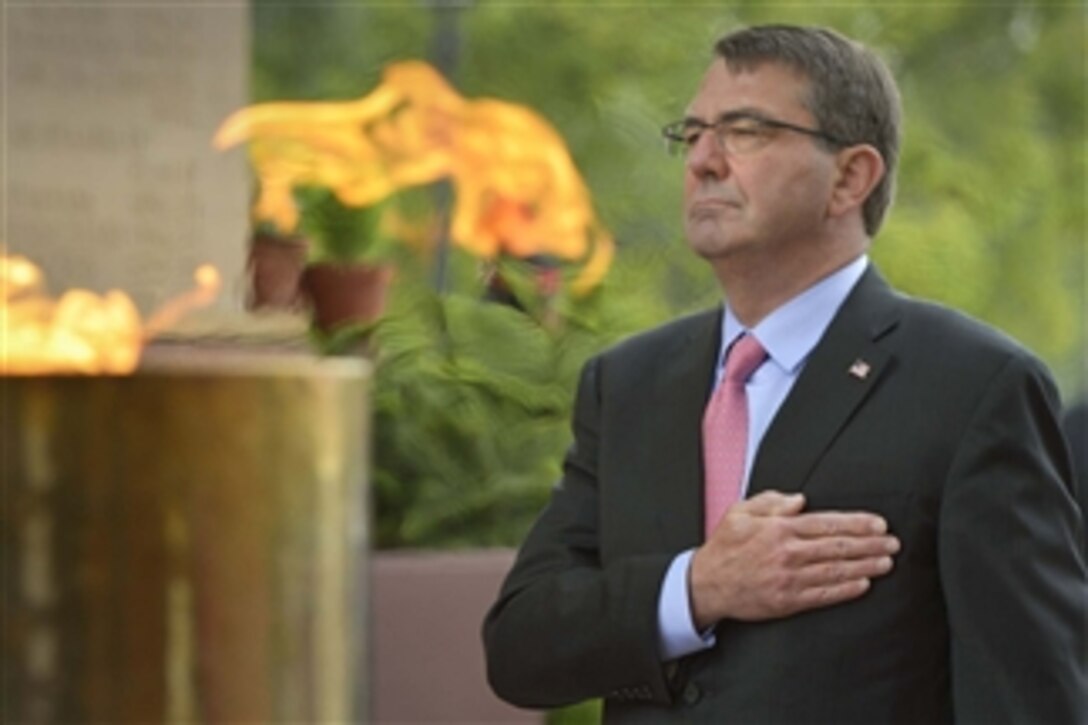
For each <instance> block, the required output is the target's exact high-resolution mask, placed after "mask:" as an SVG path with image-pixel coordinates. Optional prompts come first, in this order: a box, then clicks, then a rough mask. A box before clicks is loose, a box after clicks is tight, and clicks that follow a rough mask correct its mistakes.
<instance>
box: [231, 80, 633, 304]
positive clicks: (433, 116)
mask: <svg viewBox="0 0 1088 725" xmlns="http://www.w3.org/2000/svg"><path fill="white" fill-rule="evenodd" d="M243 141H249V153H250V158H251V161H252V162H253V165H254V168H255V170H256V172H257V175H258V177H259V179H260V186H261V188H260V194H259V197H258V199H257V202H256V204H255V207H254V213H255V215H256V216H257V217H258V218H259V219H261V220H269V221H272V222H274V223H275V224H276V225H277V226H279V227H280V229H281V230H282V231H284V232H290V231H293V230H294V228H295V226H296V225H297V223H298V210H297V208H296V207H295V204H294V200H293V198H292V195H291V189H292V188H293V187H295V186H325V187H328V188H330V189H332V190H333V191H334V192H335V193H336V195H337V197H338V198H339V199H340V201H342V202H343V203H344V204H346V205H348V206H368V205H370V204H374V203H377V202H379V201H381V200H382V199H384V198H386V197H388V196H389V195H391V194H393V193H394V192H396V191H398V190H400V189H403V188H406V187H408V186H413V185H418V184H424V183H429V182H432V181H436V180H438V179H442V178H451V179H452V180H453V182H454V187H455V188H456V194H457V198H456V205H455V208H454V210H453V219H452V221H451V228H450V236H451V238H452V239H453V241H454V242H455V243H457V244H459V245H460V246H462V247H463V248H465V249H467V250H468V251H470V252H472V253H473V254H476V255H478V256H482V257H488V258H490V257H495V256H497V255H499V254H501V253H508V254H511V255H514V256H519V257H525V256H530V255H534V254H540V255H550V256H555V257H558V258H561V259H565V260H568V261H574V262H581V263H582V264H583V268H582V272H581V274H580V276H579V278H578V279H577V280H575V283H574V289H575V291H584V290H586V289H589V288H590V287H592V286H594V285H595V284H596V283H597V282H599V281H600V279H601V277H603V276H604V273H605V272H606V271H607V269H608V266H609V264H610V263H611V261H612V255H613V250H614V247H613V242H612V238H611V236H610V235H609V234H608V233H607V231H606V230H605V229H604V227H603V226H602V225H601V224H600V223H599V222H598V221H597V220H596V218H595V216H594V213H593V209H592V204H591V202H590V195H589V192H588V190H587V189H586V186H585V184H584V183H583V181H582V178H581V176H580V175H579V173H578V170H577V169H576V168H575V166H574V162H573V160H572V159H571V157H570V154H569V153H568V152H567V148H566V145H565V144H564V142H563V139H562V138H561V137H560V135H559V134H558V133H557V132H556V131H555V129H554V128H552V127H551V125H549V124H548V122H547V121H545V120H544V119H543V118H541V117H540V116H539V115H538V114H537V113H535V112H534V111H532V110H531V109H529V108H526V107H524V106H519V105H516V104H513V103H507V102H505V101H499V100H493V99H480V100H475V101H470V100H467V99H465V98H463V97H462V96H460V95H459V94H458V93H457V92H456V91H455V90H454V89H453V88H452V87H450V85H449V84H448V83H446V81H445V80H444V79H443V78H442V76H441V75H440V74H439V73H438V72H437V71H435V70H434V69H433V68H431V67H430V66H429V65H427V64H426V63H422V62H419V61H407V62H402V63H394V64H391V65H389V66H387V67H386V69H385V71H384V73H383V78H382V82H381V84H380V85H379V86H378V87H377V88H376V89H375V90H374V91H372V92H371V93H370V94H368V95H366V96H364V97H363V98H360V99H358V100H355V101H343V102H323V103H322V102H275V103H261V104H257V105H254V106H249V107H247V108H244V109H242V110H240V111H238V112H236V113H234V114H232V115H231V116H230V117H229V118H227V119H226V120H225V121H224V122H223V124H222V125H221V126H220V128H219V130H218V131H217V133H216V134H215V138H214V140H213V143H214V145H215V146H216V147H217V148H219V149H225V148H228V147H230V146H233V145H235V144H238V143H241V142H243Z"/></svg>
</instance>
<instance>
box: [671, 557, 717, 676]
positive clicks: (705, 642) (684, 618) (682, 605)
mask: <svg viewBox="0 0 1088 725" xmlns="http://www.w3.org/2000/svg"><path fill="white" fill-rule="evenodd" d="M694 553H695V550H694V549H688V550H687V551H685V552H683V553H681V554H678V555H677V557H676V558H675V559H673V560H672V564H670V565H669V569H668V571H667V572H665V580H664V581H663V582H662V584H661V594H660V596H659V597H658V600H657V647H658V652H659V653H660V655H661V660H662V661H663V662H666V661H668V660H674V659H676V658H677V657H683V656H684V655H689V654H691V653H693V652H698V651H700V650H704V649H709V648H711V647H713V646H714V643H715V641H716V640H715V638H714V630H713V629H711V630H709V631H707V632H706V633H705V634H700V633H699V632H696V631H695V623H694V622H693V621H692V620H691V593H690V591H689V589H688V571H689V569H690V568H691V557H692V555H693V554H694Z"/></svg>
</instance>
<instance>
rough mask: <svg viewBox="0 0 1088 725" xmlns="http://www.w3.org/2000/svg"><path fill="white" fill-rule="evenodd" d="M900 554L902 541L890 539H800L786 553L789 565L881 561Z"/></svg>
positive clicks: (880, 537) (881, 537)
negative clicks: (875, 559) (867, 560)
mask: <svg viewBox="0 0 1088 725" xmlns="http://www.w3.org/2000/svg"><path fill="white" fill-rule="evenodd" d="M897 553H899V539H897V538H896V537H894V536H891V535H884V536H828V537H809V538H798V539H797V540H796V541H794V542H793V543H792V544H790V546H789V548H788V549H787V551H786V554H787V556H788V563H790V564H793V565H806V564H812V563H818V562H825V561H846V560H855V559H865V558H880V557H884V556H891V555H893V554H897Z"/></svg>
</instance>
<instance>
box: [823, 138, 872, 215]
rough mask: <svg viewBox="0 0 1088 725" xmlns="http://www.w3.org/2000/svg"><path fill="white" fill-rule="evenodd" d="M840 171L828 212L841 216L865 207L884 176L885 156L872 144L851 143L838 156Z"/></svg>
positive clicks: (833, 188)
mask: <svg viewBox="0 0 1088 725" xmlns="http://www.w3.org/2000/svg"><path fill="white" fill-rule="evenodd" d="M835 167H836V170H837V174H836V176H835V185H834V186H833V187H832V189H831V198H830V199H829V200H828V204H827V213H828V216H831V217H839V216H842V215H843V214H846V213H847V212H849V211H851V210H852V209H859V208H861V206H862V204H864V203H865V200H866V199H868V198H869V194H871V193H872V191H873V188H874V187H875V186H876V185H877V184H879V183H880V180H881V179H883V178H884V171H885V167H884V159H883V157H881V155H880V152H879V151H877V150H876V149H875V148H873V147H872V146H870V145H869V144H859V145H857V146H850V147H848V148H845V149H843V150H842V151H839V153H838V156H837V157H836V159H835Z"/></svg>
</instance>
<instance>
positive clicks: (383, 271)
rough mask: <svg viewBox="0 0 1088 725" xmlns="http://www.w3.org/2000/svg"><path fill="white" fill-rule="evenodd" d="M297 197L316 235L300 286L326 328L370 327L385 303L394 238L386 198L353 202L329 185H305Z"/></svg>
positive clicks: (309, 233)
mask: <svg viewBox="0 0 1088 725" xmlns="http://www.w3.org/2000/svg"><path fill="white" fill-rule="evenodd" d="M295 197H296V199H297V200H298V205H299V209H300V214H301V221H300V228H301V231H302V233H303V234H304V235H305V236H306V237H307V238H309V239H310V240H311V249H310V254H309V258H308V261H307V264H306V268H305V270H304V271H303V273H302V280H301V289H302V292H303V295H304V296H305V298H306V299H307V300H308V301H309V303H310V305H311V308H312V311H313V324H314V328H315V329H316V330H317V331H318V332H319V333H323V334H336V333H338V332H343V331H344V330H343V328H345V327H354V328H360V327H362V328H366V327H368V326H370V325H371V324H372V323H373V322H374V321H375V320H376V319H377V318H378V317H379V316H380V315H381V313H382V311H383V310H384V309H385V300H386V296H387V295H388V290H389V284H390V282H391V280H392V278H393V273H394V267H393V265H392V264H391V263H390V261H389V259H390V255H391V253H392V248H393V246H394V245H395V240H394V239H393V238H392V237H391V236H390V235H389V234H387V233H386V232H385V231H384V229H383V228H382V224H381V220H382V214H383V212H384V210H385V209H386V208H387V203H386V202H384V201H383V202H379V203H375V204H370V205H368V206H348V205H346V204H344V203H343V202H341V201H340V199H339V197H337V195H336V193H335V192H334V191H332V190H331V189H328V188H326V187H313V186H311V187H302V188H299V189H297V190H296V192H295Z"/></svg>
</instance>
